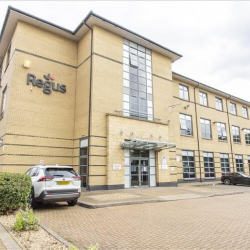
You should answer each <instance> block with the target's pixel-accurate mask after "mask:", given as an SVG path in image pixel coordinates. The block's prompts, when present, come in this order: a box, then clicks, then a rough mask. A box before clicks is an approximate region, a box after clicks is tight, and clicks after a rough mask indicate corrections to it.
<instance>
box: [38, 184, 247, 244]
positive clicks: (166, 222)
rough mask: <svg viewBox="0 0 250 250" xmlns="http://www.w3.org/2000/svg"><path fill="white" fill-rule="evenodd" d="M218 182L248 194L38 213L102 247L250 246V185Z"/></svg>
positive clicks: (78, 239) (68, 234)
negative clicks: (231, 184)
mask: <svg viewBox="0 0 250 250" xmlns="http://www.w3.org/2000/svg"><path fill="white" fill-rule="evenodd" d="M194 188H197V187H194ZM202 188H203V189H204V190H206V187H205V186H204V187H202ZM218 188H221V189H230V190H244V194H234V195H225V196H217V197H209V198H198V199H186V200H176V201H166V202H158V203H145V204H137V205H126V206H118V207H107V208H98V209H87V208H83V207H79V206H75V207H68V206H67V205H66V204H64V203H60V204H57V205H55V206H50V205H47V206H43V207H41V208H40V209H38V210H36V213H37V214H38V216H39V217H40V220H41V222H43V223H44V224H45V225H47V226H48V227H50V228H51V229H52V230H54V231H55V232H56V233H58V234H59V235H60V236H62V237H63V238H65V239H66V240H68V241H70V242H72V244H74V245H76V246H78V247H79V248H80V249H86V248H87V247H88V246H89V245H90V244H95V243H98V244H99V246H100V249H228V248H231V249H249V244H250V230H249V221H250V213H249V207H250V193H249V191H250V187H243V186H224V185H221V186H218Z"/></svg>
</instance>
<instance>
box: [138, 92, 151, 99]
mask: <svg viewBox="0 0 250 250" xmlns="http://www.w3.org/2000/svg"><path fill="white" fill-rule="evenodd" d="M139 96H140V97H141V98H145V99H146V98H147V94H146V93H145V92H139ZM148 99H149V98H148Z"/></svg>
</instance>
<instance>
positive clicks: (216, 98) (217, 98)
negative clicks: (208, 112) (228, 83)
mask: <svg viewBox="0 0 250 250" xmlns="http://www.w3.org/2000/svg"><path fill="white" fill-rule="evenodd" d="M217 100H220V101H221V109H218V108H217ZM215 108H216V110H219V111H223V110H224V109H223V100H222V98H220V97H217V96H216V97H215Z"/></svg>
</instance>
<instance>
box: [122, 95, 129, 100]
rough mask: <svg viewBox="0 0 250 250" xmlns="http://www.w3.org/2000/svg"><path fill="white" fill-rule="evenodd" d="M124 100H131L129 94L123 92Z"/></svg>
mask: <svg viewBox="0 0 250 250" xmlns="http://www.w3.org/2000/svg"><path fill="white" fill-rule="evenodd" d="M123 101H125V102H129V95H125V94H123Z"/></svg>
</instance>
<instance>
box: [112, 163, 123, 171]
mask: <svg viewBox="0 0 250 250" xmlns="http://www.w3.org/2000/svg"><path fill="white" fill-rule="evenodd" d="M121 169H122V165H121V164H113V170H121Z"/></svg>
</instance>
